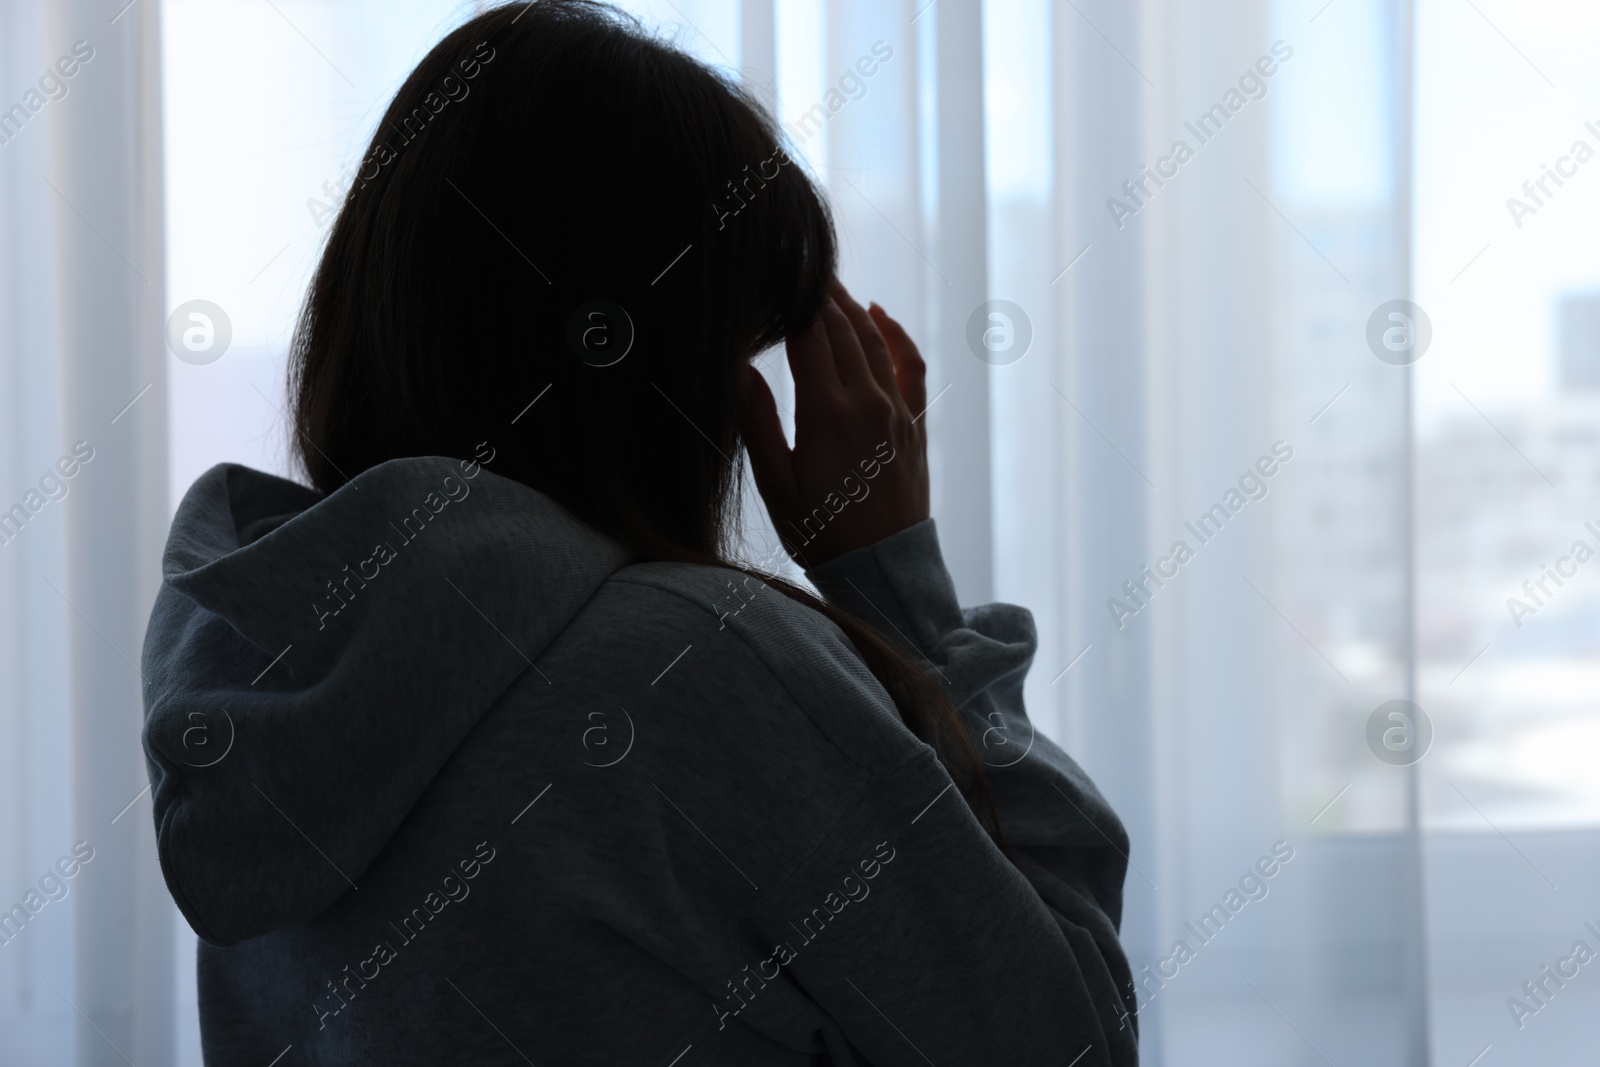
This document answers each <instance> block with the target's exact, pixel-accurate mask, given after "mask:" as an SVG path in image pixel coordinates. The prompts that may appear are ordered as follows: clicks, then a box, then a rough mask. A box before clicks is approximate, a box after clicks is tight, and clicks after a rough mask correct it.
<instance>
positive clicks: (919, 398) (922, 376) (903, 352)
mask: <svg viewBox="0 0 1600 1067" xmlns="http://www.w3.org/2000/svg"><path fill="white" fill-rule="evenodd" d="M868 314H870V315H871V316H872V321H873V322H875V323H877V324H878V329H879V330H880V331H882V333H883V339H884V340H885V341H886V342H887V343H888V345H889V354H890V355H891V356H892V357H893V358H894V370H895V380H896V382H897V383H898V385H899V388H900V395H901V396H902V397H903V398H904V399H905V402H906V407H907V408H908V409H910V411H911V416H912V417H913V418H916V417H918V416H920V415H921V414H922V413H923V412H924V411H925V410H927V407H928V381H927V378H928V365H927V364H926V363H924V362H923V361H922V354H921V353H920V352H918V351H917V346H916V342H914V341H912V340H911V335H910V334H908V333H906V331H905V327H903V326H901V325H900V324H899V323H898V322H896V321H895V320H894V318H893V317H892V316H891V315H890V314H889V313H888V312H887V311H885V310H883V308H881V307H879V306H878V305H877V304H873V305H872V307H871V308H870V309H869V311H868Z"/></svg>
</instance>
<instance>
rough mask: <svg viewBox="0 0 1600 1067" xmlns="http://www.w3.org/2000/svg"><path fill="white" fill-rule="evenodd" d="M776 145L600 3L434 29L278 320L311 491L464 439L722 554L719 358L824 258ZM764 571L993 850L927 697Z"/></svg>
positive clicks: (729, 376) (826, 237) (677, 552)
mask: <svg viewBox="0 0 1600 1067" xmlns="http://www.w3.org/2000/svg"><path fill="white" fill-rule="evenodd" d="M780 145H781V142H780V138H779V134H778V132H777V129H776V126H775V124H774V123H773V121H772V119H771V118H770V117H769V116H768V115H767V114H766V112H765V111H764V110H763V109H762V108H761V107H760V105H759V104H757V103H756V102H754V101H753V100H752V99H750V98H749V97H748V96H746V95H745V94H744V93H743V92H742V91H741V90H740V89H739V88H738V87H737V86H736V85H734V84H730V83H729V82H728V81H727V80H725V79H723V78H722V77H720V76H718V75H717V74H716V73H715V72H713V71H712V70H710V69H708V68H707V67H705V66H703V65H701V64H700V63H698V62H696V61H695V60H694V59H692V58H690V57H689V56H687V55H685V54H683V53H682V52H679V51H677V50H676V49H674V48H672V47H670V46H668V45H666V44H663V43H662V42H660V41H658V40H655V39H653V38H652V37H651V36H649V35H648V34H647V33H646V32H644V31H643V29H642V28H641V27H640V26H639V24H638V23H637V22H635V21H633V20H631V19H630V18H628V17H627V16H625V15H623V14H621V13H619V12H617V11H616V10H614V9H612V8H610V7H607V6H605V5H602V4H599V3H594V2H590V0H533V2H532V3H518V4H512V5H508V6H504V7H499V8H495V9H492V10H490V11H487V12H485V13H483V14H481V15H479V16H477V17H476V18H474V19H472V20H471V21H469V22H467V23H466V24H465V25H463V26H461V27H460V28H459V29H457V30H455V31H454V32H452V33H451V34H450V35H449V36H447V37H446V38H445V39H444V40H443V41H441V42H440V43H439V45H438V46H437V47H435V48H434V49H433V50H432V51H431V52H430V53H429V54H428V56H427V57H426V58H425V59H423V61H422V62H421V64H419V65H418V67H417V68H416V70H414V71H413V72H412V73H411V76H410V77H409V78H407V79H406V81H405V84H404V85H402V86H401V87H400V90H399V92H398V93H397V94H396V95H395V98H394V101H393V102H392V103H391V104H390V105H389V109H388V111H387V112H386V113H385V115H384V117H383V121H382V122H381V123H380V124H379V127H378V131H377V133H376V134H375V135H374V136H373V141H372V145H371V147H370V149H369V154H368V155H367V156H366V158H365V159H363V161H362V164H361V167H360V169H359V171H358V172H357V174H356V176H355V178H354V180H353V182H352V185H351V188H350V191H349V193H348V195H347V196H346V198H345V201H344V204H343V207H342V208H341V210H340V212H339V216H338V219H337V221H336V222H335V223H334V225H333V230H332V233H331V235H330V237H329V240H328V246H327V249H326V251H325V252H324V253H323V257H322V261H321V263H320V264H319V266H318V268H317V271H316V274H315V276H314V278H313V280H312V283H311V288H310V292H309V293H308V294H307V297H306V302H305V306H304V308H303V309H302V311H301V314H300V319H299V322H298V324H297V326H296V330H295V335H294V341H293V345H292V349H291V353H290V360H289V374H290V391H291V394H292V396H291V402H292V406H293V409H294V423H295V426H294V428H295V431H296V433H295V450H296V454H297V458H298V460H299V463H300V465H301V466H302V467H303V468H304V471H305V473H306V475H307V477H308V478H309V479H310V481H311V483H312V485H314V486H315V487H316V488H317V489H319V490H322V491H323V492H331V491H332V490H334V489H336V488H337V487H339V486H340V485H342V484H344V482H346V481H347V480H348V479H350V478H352V477H354V476H355V475H356V474H358V473H359V472H361V471H363V470H366V469H367V468H369V467H372V466H374V465H376V464H379V463H382V462H384V461H386V460H390V459H395V458H397V457H401V456H432V455H437V456H450V457H458V458H466V457H469V456H472V455H473V454H474V452H475V450H476V448H477V446H478V445H479V444H480V443H481V442H484V441H485V440H487V441H488V443H489V445H490V447H492V448H493V450H494V456H495V458H494V461H493V464H492V467H491V469H492V470H494V471H495V472H496V473H497V474H501V475H504V476H506V477H509V478H512V479H515V480H516V481H519V482H522V483H523V484H525V485H528V486H531V487H533V488H535V489H537V490H539V491H540V492H542V493H545V494H546V495H548V496H550V497H551V498H553V499H555V500H556V501H558V502H559V503H561V504H562V505H563V506H564V507H566V508H567V509H568V510H570V511H571V512H573V513H574V514H576V515H577V516H579V517H580V518H581V519H583V520H584V521H586V522H588V523H589V524H590V525H592V526H594V527H595V528H596V529H598V530H600V531H602V532H604V533H605V534H607V535H609V536H610V537H612V538H614V539H615V540H617V541H618V542H621V543H622V544H623V545H626V546H628V547H629V548H631V549H633V550H634V551H636V552H638V553H639V554H640V555H642V556H644V557H646V558H650V559H659V560H668V561H679V562H690V563H702V564H714V565H718V566H724V567H728V566H736V565H735V564H733V563H732V562H731V561H730V558H729V548H730V532H731V531H732V530H733V529H734V528H735V519H736V516H737V513H738V512H737V507H738V495H739V493H738V491H739V485H740V481H741V478H740V473H741V471H742V449H743V446H742V442H741V440H740V437H739V432H738V422H739V419H738V414H739V412H740V410H741V405H742V404H743V403H744V391H745V386H744V377H743V373H744V366H745V365H746V364H747V363H748V362H749V360H750V359H751V358H752V357H753V356H754V355H755V354H757V353H759V352H761V351H762V350H764V349H766V348H768V347H770V346H772V345H774V344H777V343H779V342H780V341H782V340H783V338H784V337H786V336H788V335H790V334H793V333H797V332H799V331H801V330H803V329H804V328H805V327H806V326H808V325H809V324H810V323H811V322H812V320H813V319H814V318H815V317H816V316H817V314H818V313H819V310H820V308H821V306H822V303H823V301H824V299H825V297H826V295H827V286H828V283H829V281H830V279H831V278H832V276H833V272H834V267H835V241H834V232H833V222H832V218H831V216H830V215H829V212H828V209H827V206H826V204H825V203H824V201H823V199H822V196H821V195H820V193H819V192H818V190H817V189H816V187H815V186H814V185H813V184H812V182H811V181H810V179H809V178H808V177H807V176H806V175H805V173H804V172H803V171H802V170H801V169H800V166H799V165H798V164H797V163H796V162H794V161H792V160H790V159H789V157H788V156H787V155H785V154H784V153H783V152H782V151H781V148H780ZM596 301H604V302H606V305H608V306H606V307H602V308H601V317H599V318H593V317H591V316H590V315H589V312H590V311H591V310H592V307H590V306H586V305H593V303H594V302H596ZM617 308H620V309H622V311H623V313H624V314H618V313H617V312H616V310H615V309H617ZM630 326H631V329H630ZM585 330H589V331H591V334H592V336H588V335H585V333H584V331H585ZM594 331H599V332H598V333H595V332H594ZM630 334H631V348H629V349H628V351H627V352H626V355H625V356H624V358H621V359H620V360H618V361H616V362H611V363H609V365H605V366H599V365H596V364H599V363H605V362H607V361H608V360H609V359H610V358H612V357H610V356H607V355H604V353H606V352H608V351H610V352H614V351H619V350H620V347H621V346H622V345H623V344H625V343H626V342H627V341H628V339H629V335H630ZM585 341H587V342H588V343H584V342H585ZM574 342H576V343H574ZM535 398H538V403H537V405H536V406H533V407H531V408H530V407H529V404H530V402H531V401H533V400H534V399H535ZM739 569H743V568H739ZM765 580H766V581H767V582H768V584H769V585H771V586H772V587H773V588H775V589H777V590H779V591H780V592H782V593H783V594H784V595H786V596H789V597H791V598H793V599H794V600H797V601H799V602H801V603H803V604H805V605H807V606H808V607H811V608H813V609H815V610H817V611H819V612H821V613H822V614H823V615H825V616H826V617H828V618H829V619H831V620H832V621H833V622H834V623H835V624H836V625H837V626H838V627H839V628H840V629H841V630H843V631H844V633H845V634H846V635H847V636H848V637H849V639H850V640H851V642H852V643H853V644H854V645H855V648H856V649H857V651H858V652H859V653H860V655H861V657H862V659H863V660H864V661H865V663H866V664H867V666H868V668H869V669H870V670H871V671H872V673H873V674H874V675H876V676H877V678H878V679H879V680H880V681H881V682H882V683H883V685H884V687H885V688H886V689H887V690H888V692H889V693H890V694H891V695H892V696H893V698H894V700H895V703H896V706H897V707H898V708H899V710H900V713H901V716H902V718H903V719H904V720H905V722H906V724H907V726H908V727H909V728H910V729H911V730H912V731H913V732H914V733H915V734H916V735H917V736H918V737H920V738H922V739H923V740H924V741H925V742H927V743H928V744H929V745H931V746H932V747H933V748H934V750H935V751H936V752H937V753H938V755H939V758H940V760H941V761H942V762H943V763H944V765H945V767H946V768H947V769H948V770H949V772H950V774H951V776H952V778H953V779H954V780H955V781H956V783H957V784H958V785H959V786H961V788H962V789H963V791H964V792H966V793H967V794H968V797H969V799H976V801H977V803H978V809H979V810H981V811H983V812H984V813H985V816H986V820H987V822H988V823H989V830H990V832H991V833H992V834H994V835H995V836H996V840H1000V837H999V823H998V817H997V813H996V811H995V807H994V804H993V800H992V797H991V796H990V793H989V788H988V783H987V779H986V778H985V776H984V773H983V767H982V765H981V763H980V761H979V760H978V757H977V754H976V752H975V750H974V748H973V745H972V742H971V739H970V737H969V736H968V734H967V731H966V730H965V728H964V727H963V725H962V722H961V718H960V715H959V713H958V712H957V711H956V709H955V708H954V707H952V705H951V703H950V701H949V699H948V698H947V697H946V695H945V693H944V691H943V690H941V689H940V688H939V687H938V685H937V684H936V683H934V682H933V681H932V680H931V679H930V678H929V677H928V676H927V675H925V674H924V673H923V672H922V671H921V670H920V669H919V668H918V667H917V666H916V665H915V664H914V663H913V662H912V661H911V660H909V659H908V658H907V655H906V653H905V652H902V651H901V650H899V649H897V648H896V647H894V646H893V645H891V644H889V643H888V642H887V641H886V640H885V639H884V638H882V637H880V636H879V635H878V634H877V632H876V631H874V630H872V629H871V628H869V627H868V626H866V625H865V624H863V623H862V622H860V621H859V620H857V619H855V618H854V617H853V616H851V615H849V614H848V613H846V612H845V611H843V610H841V609H840V608H838V607H837V606H834V605H832V604H828V603H825V602H824V601H821V600H819V599H818V598H816V597H814V596H812V595H811V594H810V593H808V592H806V591H805V590H802V589H800V588H798V587H797V586H794V585H792V584H790V583H787V582H783V581H780V580H774V579H771V578H765Z"/></svg>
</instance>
